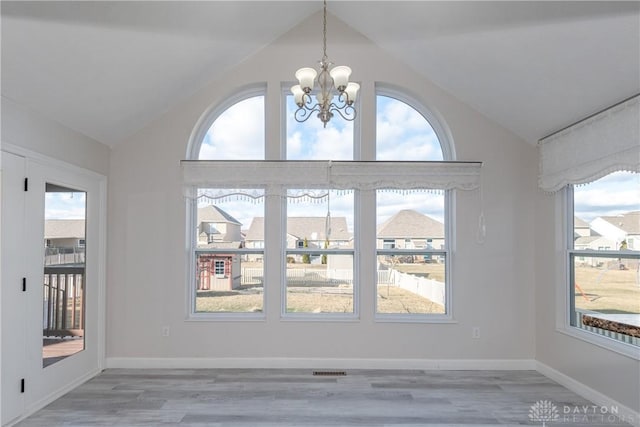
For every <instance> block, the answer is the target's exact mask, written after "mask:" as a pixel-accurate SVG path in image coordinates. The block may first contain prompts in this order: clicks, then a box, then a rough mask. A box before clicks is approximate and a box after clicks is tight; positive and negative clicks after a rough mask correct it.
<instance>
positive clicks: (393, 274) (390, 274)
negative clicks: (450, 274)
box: [378, 269, 445, 306]
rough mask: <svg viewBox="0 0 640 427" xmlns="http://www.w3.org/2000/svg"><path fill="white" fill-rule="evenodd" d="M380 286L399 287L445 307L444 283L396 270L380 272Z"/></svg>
mask: <svg viewBox="0 0 640 427" xmlns="http://www.w3.org/2000/svg"><path fill="white" fill-rule="evenodd" d="M378 284H383V285H391V286H397V287H399V288H402V289H405V290H407V291H409V292H413V293H414V294H417V295H420V296H421V297H424V298H428V299H430V300H431V301H433V302H435V303H436V304H440V305H443V306H444V305H445V304H444V302H445V298H444V297H445V286H444V282H438V281H437V280H431V279H426V278H424V277H418V276H414V275H412V274H407V273H401V272H399V271H396V270H393V269H392V270H378Z"/></svg>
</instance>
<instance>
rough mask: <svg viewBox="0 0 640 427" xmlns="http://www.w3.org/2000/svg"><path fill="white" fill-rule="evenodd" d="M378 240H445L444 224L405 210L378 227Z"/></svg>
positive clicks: (410, 210)
mask: <svg viewBox="0 0 640 427" xmlns="http://www.w3.org/2000/svg"><path fill="white" fill-rule="evenodd" d="M378 238H395V239H398V238H413V239H415V238H436V239H442V238H444V224H443V223H441V222H440V221H436V220H435V219H433V218H431V217H430V216H427V215H423V214H421V213H420V212H416V211H414V210H412V209H404V210H401V211H400V212H398V213H397V214H395V215H393V216H392V217H391V218H389V219H388V220H386V221H385V222H383V223H382V224H380V225H379V226H378Z"/></svg>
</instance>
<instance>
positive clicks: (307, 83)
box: [296, 68, 318, 90]
mask: <svg viewBox="0 0 640 427" xmlns="http://www.w3.org/2000/svg"><path fill="white" fill-rule="evenodd" d="M317 75H318V72H317V71H316V70H314V69H313V68H300V69H299V70H298V71H296V79H298V81H299V82H300V87H301V88H302V90H305V89H308V90H311V89H313V81H314V80H315V78H316V76H317Z"/></svg>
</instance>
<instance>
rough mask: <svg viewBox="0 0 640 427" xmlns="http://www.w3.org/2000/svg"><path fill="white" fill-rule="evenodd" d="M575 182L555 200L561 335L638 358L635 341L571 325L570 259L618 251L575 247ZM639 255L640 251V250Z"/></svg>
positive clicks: (557, 314)
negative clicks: (557, 220)
mask: <svg viewBox="0 0 640 427" xmlns="http://www.w3.org/2000/svg"><path fill="white" fill-rule="evenodd" d="M573 188H574V185H571V184H570V185H567V186H565V187H564V188H563V190H561V191H559V192H558V193H557V196H556V197H557V199H556V202H557V204H559V205H560V206H561V208H560V209H559V211H560V212H557V213H558V214H559V215H561V218H562V220H561V221H559V222H557V223H556V224H557V228H556V231H557V233H556V235H557V236H559V240H560V242H559V247H561V248H562V254H563V257H562V262H561V263H560V267H559V268H558V269H557V272H556V276H557V280H556V283H558V284H559V285H558V287H557V290H558V293H557V299H556V300H557V305H556V330H557V331H558V332H560V333H562V334H565V335H568V336H571V337H573V338H577V339H579V340H581V341H585V342H588V343H590V344H593V345H596V346H598V347H601V348H604V349H607V350H611V351H613V352H616V353H619V354H622V355H624V356H628V357H630V358H632V359H635V360H640V348H639V347H638V346H635V345H633V344H629V343H625V342H623V341H620V340H616V339H614V338H609V337H607V336H604V335H599V334H596V333H593V332H590V331H588V330H585V329H581V328H579V327H578V326H574V325H572V324H571V321H572V311H573V299H572V296H571V295H572V293H573V289H572V285H573V277H572V276H573V269H572V263H571V258H572V256H574V257H576V258H577V257H579V256H584V255H585V254H587V253H588V254H590V255H591V254H597V255H603V256H607V257H615V258H617V257H618V255H619V252H617V251H589V252H585V250H581V249H574V248H573V246H574V245H573V242H574V234H573V233H574V197H573ZM638 258H640V253H638Z"/></svg>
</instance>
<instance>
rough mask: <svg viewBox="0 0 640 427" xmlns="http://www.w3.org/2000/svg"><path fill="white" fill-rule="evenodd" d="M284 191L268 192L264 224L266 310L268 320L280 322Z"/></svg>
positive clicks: (279, 188) (273, 188)
mask: <svg viewBox="0 0 640 427" xmlns="http://www.w3.org/2000/svg"><path fill="white" fill-rule="evenodd" d="M284 191H285V190H284V189H283V188H282V186H280V185H272V186H269V187H268V188H267V190H266V195H267V196H266V200H265V223H264V228H265V230H264V232H265V240H264V252H265V254H264V263H265V285H264V289H265V291H264V292H265V308H266V314H267V320H278V319H279V317H280V313H281V310H282V286H283V283H284V275H283V258H282V257H283V254H284V245H283V239H282V236H283V230H284V224H283V218H284V217H285V209H284V202H285V199H284V197H283V195H284Z"/></svg>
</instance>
